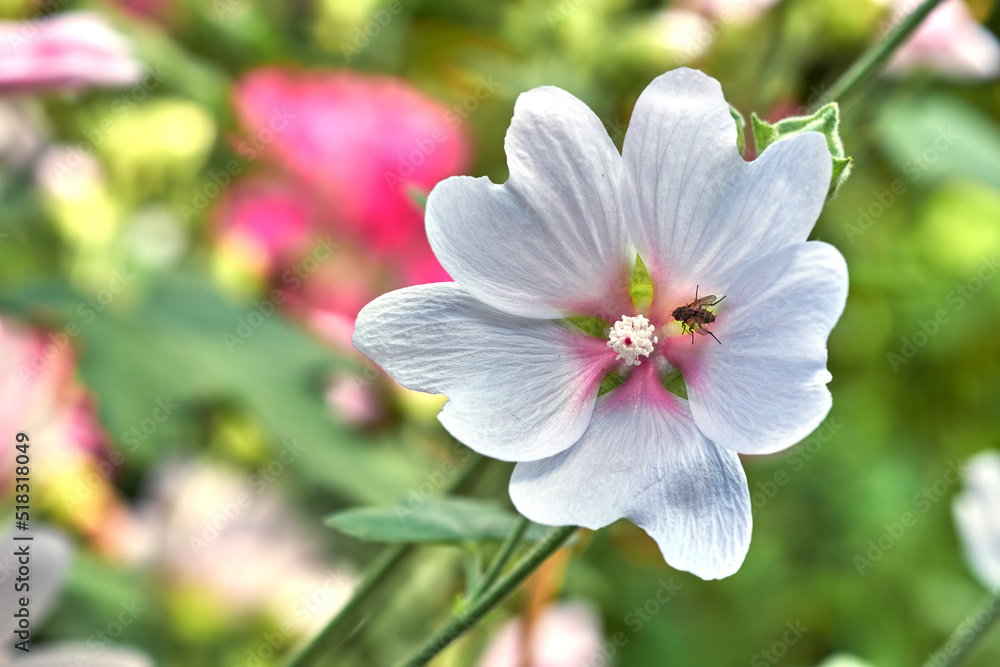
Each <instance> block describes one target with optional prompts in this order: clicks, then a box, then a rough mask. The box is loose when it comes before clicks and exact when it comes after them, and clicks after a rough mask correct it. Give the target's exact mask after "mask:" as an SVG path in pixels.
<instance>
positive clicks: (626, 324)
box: [608, 315, 658, 366]
mask: <svg viewBox="0 0 1000 667" xmlns="http://www.w3.org/2000/svg"><path fill="white" fill-rule="evenodd" d="M654 333H656V329H654V328H653V325H652V324H650V323H649V320H647V319H646V318H645V317H643V316H642V315H636V316H635V317H629V316H628V315H623V316H622V318H621V319H620V320H618V321H617V322H615V326H613V327H612V328H611V334H610V335H609V336H608V347H610V348H611V349H612V350H614V351H615V352H617V353H618V357H617V358H616V359H624V360H625V363H626V364H628V365H630V366H638V365H639V361H640V359H639V357H640V356H643V357H648V356H649V355H650V353H651V352H652V351H653V343H655V342H657V340H658V339H657V337H656V336H654V335H653V334H654Z"/></svg>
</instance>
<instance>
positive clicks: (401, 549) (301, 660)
mask: <svg viewBox="0 0 1000 667" xmlns="http://www.w3.org/2000/svg"><path fill="white" fill-rule="evenodd" d="M488 460H489V459H487V458H485V457H483V456H480V455H479V454H476V453H475V452H471V451H470V452H469V459H468V461H467V462H466V463H465V465H464V466H463V467H462V468H460V469H459V470H458V473H457V474H456V475H455V478H454V479H452V480H451V483H450V484H448V485H447V486H446V487H445V488H444V489H443V491H444V493H445V494H446V495H447V494H449V493H453V492H455V491H458V490H461V489H462V487H464V486H465V484H466V483H467V482H468V481H469V479H471V478H472V476H473V475H475V474H476V473H477V472H479V470H480V468H482V467H483V465H484V464H485V463H486V462H487V461H488ZM413 551H414V545H413V544H397V545H394V546H391V547H388V548H387V549H386V550H385V551H383V552H382V553H381V554H380V555H379V557H378V558H376V559H375V561H374V562H373V563H372V564H371V565H370V566H369V567H368V569H367V571H366V572H365V576H364V578H362V580H361V582H360V583H359V584H358V586H357V588H355V589H354V592H353V593H351V598H350V599H349V600H348V601H347V602H346V603H345V604H344V606H343V607H341V608H340V609H339V610H338V611H337V613H336V614H335V615H334V617H333V618H332V619H330V622H329V623H327V624H326V626H325V627H324V628H323V629H322V630H321V631H320V633H319V634H318V635H316V636H315V637H313V638H312V640H311V641H310V642H309V643H308V644H306V646H305V647H304V648H303V649H302V650H301V651H300V652H299V653H298V654H296V655H295V656H293V657H292V659H291V660H289V661H288V666H287V667H304V666H305V665H309V664H313V663H314V662H315V661H316V660H317V659H318V658H319V656H320V655H321V654H322V653H323V652H324V651H326V650H327V649H328V648H330V645H331V644H332V643H333V640H334V638H335V637H336V636H337V635H338V634H339V633H340V631H341V630H342V629H343V628H344V626H345V625H346V624H347V622H348V620H350V618H351V616H352V615H354V613H355V612H356V611H357V610H358V608H359V607H361V606H362V604H363V603H364V602H365V601H366V600H367V599H368V597H369V595H371V593H372V592H373V591H374V590H376V589H377V588H379V587H380V586H381V584H382V583H383V582H384V581H385V580H386V579H387V578H388V577H389V576H390V575H391V574H392V573H393V572H394V571H395V570H396V568H398V567H399V565H400V564H401V563H402V562H403V561H404V560H406V558H407V557H408V556H410V554H412V553H413Z"/></svg>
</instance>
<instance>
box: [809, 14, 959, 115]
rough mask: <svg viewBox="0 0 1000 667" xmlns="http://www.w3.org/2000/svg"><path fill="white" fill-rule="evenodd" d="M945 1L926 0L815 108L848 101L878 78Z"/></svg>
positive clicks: (869, 51) (874, 47) (836, 84)
mask: <svg viewBox="0 0 1000 667" xmlns="http://www.w3.org/2000/svg"><path fill="white" fill-rule="evenodd" d="M941 1H942V0H924V2H923V3H922V4H921V5H920V6H919V7H917V8H916V9H915V10H913V11H912V12H911V13H910V14H908V15H907V16H906V17H904V18H903V20H902V21H900V22H899V23H898V24H897V25H896V26H895V27H894V28H893V29H892V30H891V31H890V32H889V34H888V35H887V36H886V38H885V39H883V40H882V41H880V42H878V43H877V44H875V45H874V46H872V47H871V48H870V49H868V52H867V53H865V54H864V55H863V56H861V58H859V59H858V60H857V61H855V63H854V64H853V65H851V67H850V69H848V70H847V71H846V72H844V74H843V75H842V76H841V77H840V78H839V79H837V81H836V82H835V83H834V84H833V85H832V86H831V87H830V89H829V90H827V91H826V93H825V94H824V95H823V97H822V98H821V99H820V101H819V102H817V104H816V106H817V107H821V106H823V105H824V104H827V103H829V102H835V101H839V100H840V99H841V98H844V97H847V96H848V95H849V94H851V93H852V92H854V90H855V89H856V88H857V87H858V86H860V85H861V84H862V83H864V81H866V80H867V79H868V78H869V77H870V76H872V75H873V74H875V73H876V72H877V71H878V70H879V68H881V67H882V65H883V64H885V61H886V60H888V59H889V56H891V55H892V54H893V52H894V51H895V50H896V49H897V48H898V47H899V46H900V45H901V44H902V43H903V42H905V41H906V38H907V37H909V36H910V35H911V34H912V33H913V31H914V30H916V29H917V26H919V25H920V23H921V22H922V21H923V20H924V19H925V18H927V15H928V14H930V13H931V12H932V11H933V10H934V8H935V7H937V6H938V5H939V4H941Z"/></svg>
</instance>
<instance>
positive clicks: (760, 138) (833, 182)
mask: <svg viewBox="0 0 1000 667" xmlns="http://www.w3.org/2000/svg"><path fill="white" fill-rule="evenodd" d="M750 121H751V124H752V126H753V138H754V145H755V146H756V148H757V155H760V154H761V153H763V152H764V150H765V149H766V148H767V147H768V146H770V145H771V144H773V143H775V142H777V141H781V140H782V139H787V138H788V137H793V136H795V135H797V134H802V133H803V132H819V133H820V134H822V135H823V136H824V137H825V138H826V147H827V148H828V149H829V150H830V156H831V157H832V159H833V175H832V176H831V178H830V189H829V191H828V192H827V199H830V198H832V197H833V196H834V195H836V194H837V190H838V189H840V186H841V185H843V184H844V181H846V180H847V177H848V176H850V173H851V158H850V157H848V156H847V155H846V154H845V153H844V142H843V141H842V140H841V138H840V108H839V107H838V106H837V103H836V102H830V103H829V104H827V105H825V106H823V107H821V108H820V109H818V110H817V111H816V112H815V113H813V114H810V115H808V116H792V117H790V118H782V119H781V120H779V121H778V122H777V123H774V124H773V125H772V124H771V123H768V122H767V121H765V120H761V119H760V118H759V117H758V116H757V114H751V116H750Z"/></svg>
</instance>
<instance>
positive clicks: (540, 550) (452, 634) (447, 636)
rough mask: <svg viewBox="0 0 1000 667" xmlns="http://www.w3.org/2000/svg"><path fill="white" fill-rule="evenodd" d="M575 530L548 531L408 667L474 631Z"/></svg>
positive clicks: (408, 664)
mask: <svg viewBox="0 0 1000 667" xmlns="http://www.w3.org/2000/svg"><path fill="white" fill-rule="evenodd" d="M576 530H577V529H576V527H575V526H561V527H559V528H553V529H552V530H551V531H549V532H548V534H547V535H546V536H545V537H544V538H542V540H541V541H540V542H539V543H538V544H537V545H536V546H535V548H534V549H533V550H532V551H531V552H530V553H528V555H527V556H525V557H524V558H522V559H521V561H520V562H518V564H517V565H516V566H514V569H513V570H511V571H510V572H509V573H508V574H507V575H505V576H504V577H503V578H502V579H500V581H498V582H497V583H496V585H494V586H493V587H492V588H490V589H489V590H488V591H486V593H484V594H482V595H481V596H479V597H478V598H476V599H475V600H473V601H472V603H471V604H470V605H469V608H468V609H467V610H466V611H465V612H464V613H462V614H459V615H458V616H455V617H453V618H452V619H451V621H450V622H449V623H448V624H447V625H446V626H445V627H443V628H442V629H441V630H440V631H439V632H438V633H437V634H435V635H434V636H433V637H431V638H430V639H429V640H428V641H427V643H425V644H424V645H423V646H422V647H421V648H420V649H419V650H418V651H417V652H416V653H415V654H414V655H413V657H411V658H410V659H409V660H407V661H406V662H405V663H404V664H405V665H406V667H421V666H422V665H426V664H427V663H428V662H430V661H431V660H432V659H434V656H436V655H437V654H438V653H440V652H441V651H443V650H444V649H445V648H446V647H447V646H448V645H449V644H451V643H452V642H453V641H455V640H456V639H458V638H459V637H461V636H462V635H463V634H465V633H466V632H468V631H469V630H471V629H472V627H473V626H474V625H475V624H476V623H478V622H479V621H480V620H481V619H482V618H483V616H485V615H486V613H487V612H488V611H490V610H491V609H492V608H493V607H495V606H496V605H497V604H499V603H500V602H501V601H503V600H504V598H506V597H507V596H508V595H510V594H511V593H512V592H513V591H514V589H516V588H517V587H518V586H519V585H521V583H522V582H523V581H524V580H525V579H527V578H528V575H530V574H531V573H532V572H534V571H535V570H536V569H538V566H540V565H541V564H542V563H544V562H545V560H546V559H547V558H548V557H549V556H551V555H552V554H553V553H555V552H556V551H557V550H558V549H559V547H561V546H562V545H563V544H564V543H565V542H566V540H568V539H569V538H570V537H571V536H572V535H573V533H575V532H576Z"/></svg>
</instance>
